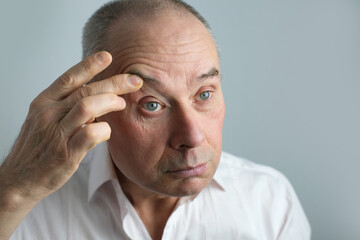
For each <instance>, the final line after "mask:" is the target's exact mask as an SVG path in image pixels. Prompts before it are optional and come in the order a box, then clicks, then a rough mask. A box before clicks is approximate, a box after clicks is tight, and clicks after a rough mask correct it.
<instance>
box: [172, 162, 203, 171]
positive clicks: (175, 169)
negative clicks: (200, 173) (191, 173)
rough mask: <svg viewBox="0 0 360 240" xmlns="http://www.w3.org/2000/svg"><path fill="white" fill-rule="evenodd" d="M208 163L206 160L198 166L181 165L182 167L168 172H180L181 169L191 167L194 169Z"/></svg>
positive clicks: (189, 168)
mask: <svg viewBox="0 0 360 240" xmlns="http://www.w3.org/2000/svg"><path fill="white" fill-rule="evenodd" d="M205 164H207V163H206V162H205V163H200V164H198V165H196V166H186V167H181V168H177V169H175V170H169V171H168V172H179V171H184V170H191V169H194V168H197V167H201V166H203V165H205Z"/></svg>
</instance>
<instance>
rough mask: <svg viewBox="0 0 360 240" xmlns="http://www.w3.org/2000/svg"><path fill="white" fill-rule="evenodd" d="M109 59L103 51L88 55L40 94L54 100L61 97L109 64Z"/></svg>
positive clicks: (107, 54) (110, 58)
mask: <svg viewBox="0 0 360 240" xmlns="http://www.w3.org/2000/svg"><path fill="white" fill-rule="evenodd" d="M111 61H112V57H111V55H110V53H108V52H105V51H102V52H98V53H95V54H93V55H90V56H89V57H87V58H85V59H84V60H83V61H81V62H79V63H78V64H76V65H74V66H73V67H71V68H70V69H69V70H68V71H66V72H65V73H64V74H63V75H61V76H60V77H59V78H58V79H57V80H55V82H53V83H52V84H51V85H50V86H49V87H48V88H47V89H46V90H45V91H44V92H43V93H42V94H43V95H45V96H46V97H48V98H50V99H52V100H55V101H57V100H60V99H63V98H65V97H66V96H68V95H69V94H71V93H72V92H74V91H75V90H77V89H78V88H79V87H81V86H82V85H84V84H85V83H87V82H89V81H90V80H91V79H92V78H93V77H94V76H95V75H96V74H98V73H100V72H101V71H102V70H104V69H105V68H106V67H107V66H109V65H110V63H111Z"/></svg>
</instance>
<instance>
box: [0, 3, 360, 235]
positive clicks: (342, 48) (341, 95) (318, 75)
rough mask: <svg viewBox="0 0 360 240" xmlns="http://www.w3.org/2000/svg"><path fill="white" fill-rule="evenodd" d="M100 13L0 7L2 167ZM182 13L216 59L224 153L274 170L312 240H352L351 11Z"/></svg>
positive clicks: (357, 48)
mask: <svg viewBox="0 0 360 240" xmlns="http://www.w3.org/2000/svg"><path fill="white" fill-rule="evenodd" d="M104 2H106V1H100V0H91V1H89V0H87V1H85V0H82V1H73V0H62V1H45V0H42V1H26V0H18V1H1V3H0V26H1V28H0V29H1V38H0V52H1V58H0V61H1V62H0V68H1V69H0V74H1V77H0V81H1V88H0V93H1V95H0V111H1V118H0V133H1V139H0V155H1V157H2V158H4V157H5V156H6V154H7V152H8V151H9V148H10V146H11V144H12V142H13V141H14V140H15V137H16V136H17V134H18V132H19V129H20V127H21V124H22V122H23V120H24V118H25V115H26V113H27V109H28V104H29V102H30V101H31V100H32V99H33V98H34V97H35V96H36V95H37V94H38V93H39V92H40V91H41V90H42V89H44V88H45V87H47V86H48V85H49V84H50V83H51V82H52V81H53V80H54V79H56V78H57V76H59V75H60V74H61V73H62V72H64V71H65V70H66V69H68V68H69V67H70V66H72V65H73V64H75V63H76V62H78V61H79V60H80V58H81V44H80V43H81V30H82V27H83V24H84V23H85V21H86V19H87V18H88V17H89V16H90V15H91V13H93V12H94V11H95V10H96V9H97V8H98V7H99V6H100V5H102V4H103V3H104ZM188 2H189V3H191V4H193V5H194V6H195V7H196V8H197V9H198V10H199V11H200V12H201V13H202V14H203V15H204V16H205V18H207V19H208V21H209V22H210V25H211V26H212V28H213V32H214V35H215V37H216V40H217V43H218V46H219V49H220V54H221V60H222V72H223V89H224V94H225V100H226V104H227V116H226V120H225V127H224V150H226V151H229V152H231V153H234V154H236V155H239V156H243V157H246V158H249V159H251V160H253V161H256V162H259V163H263V164H267V165H270V166H273V167H275V168H277V169H279V170H280V171H282V172H283V173H284V174H285V175H286V176H287V177H288V178H289V179H290V181H291V182H292V184H293V186H294V188H295V189H296V191H297V194H298V196H299V198H300V201H301V202H302V204H303V207H304V209H305V212H306V214H307V216H308V218H309V220H310V223H311V225H312V229H313V239H326V240H330V239H360V217H359V216H360V206H359V203H360V190H359V187H358V184H359V183H360V174H359V173H358V172H359V168H360V161H359V160H360V153H359V149H360V148H359V142H360V139H359V138H360V127H359V123H360V108H359V102H360V95H359V90H360V83H359V82H360V1H359V0H296V1H295V0H274V1H268V0H233V1H190V0H189V1H188Z"/></svg>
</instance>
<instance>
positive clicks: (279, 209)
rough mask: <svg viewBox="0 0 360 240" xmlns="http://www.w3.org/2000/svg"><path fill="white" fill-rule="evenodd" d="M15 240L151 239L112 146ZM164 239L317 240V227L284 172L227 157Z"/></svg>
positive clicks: (185, 203) (184, 203)
mask: <svg viewBox="0 0 360 240" xmlns="http://www.w3.org/2000/svg"><path fill="white" fill-rule="evenodd" d="M10 239H30V240H41V239H44V240H50V239H51V240H56V239H59V240H63V239H70V240H71V239H86V240H90V239H101V240H102V239H134V240H142V239H151V237H150V235H149V233H148V232H147V230H146V227H145V225H144V224H143V223H142V221H141V219H140V217H139V216H138V214H137V212H136V211H135V209H134V208H133V206H132V205H131V203H130V202H129V200H128V199H127V198H126V196H125V195H124V193H123V192H122V190H121V187H120V184H119V182H118V180H117V177H116V173H115V169H114V165H113V164H112V161H111V159H110V157H109V153H108V150H107V144H106V143H104V144H100V145H98V146H97V147H96V148H95V149H93V150H91V151H90V152H89V153H88V154H87V155H86V157H85V159H84V160H83V162H82V163H81V164H80V167H79V169H78V170H77V171H76V173H75V174H74V175H73V177H72V178H71V179H70V180H69V181H68V182H67V183H66V184H65V185H64V186H63V187H62V188H61V189H60V190H58V191H57V192H55V193H53V194H52V195H50V196H48V197H47V198H45V199H43V200H42V201H41V202H40V203H39V204H38V205H37V206H36V207H35V208H34V209H33V210H32V211H31V212H30V213H29V214H28V215H27V216H26V218H25V219H24V221H23V222H22V223H21V224H20V226H19V227H18V228H17V229H16V231H15V232H14V234H13V235H12V237H11V238H10ZM162 239H171V240H173V239H179V240H180V239H221V240H225V239H286V240H289V239H291V240H297V239H299V240H300V239H301V240H302V239H310V226H309V223H308V221H307V219H306V216H305V214H304V211H303V209H302V207H301V205H300V203H299V201H298V199H297V196H296V194H295V192H294V190H293V188H292V187H291V185H290V183H289V182H288V180H287V179H286V178H285V177H284V176H283V175H282V174H281V173H279V172H278V171H276V170H274V169H272V168H270V167H266V166H262V165H258V164H255V163H252V162H250V161H248V160H245V159H242V158H237V157H235V156H232V155H230V154H228V153H223V154H222V157H221V161H220V164H219V167H218V169H217V171H216V173H215V176H214V179H213V180H212V181H211V182H210V183H209V185H208V186H207V187H206V188H205V189H203V191H201V192H200V193H199V194H198V195H197V196H192V197H184V198H181V199H180V201H179V203H178V205H177V207H176V208H175V210H174V212H173V213H172V214H171V216H170V217H169V219H168V221H167V223H166V226H165V229H164V232H163V236H162Z"/></svg>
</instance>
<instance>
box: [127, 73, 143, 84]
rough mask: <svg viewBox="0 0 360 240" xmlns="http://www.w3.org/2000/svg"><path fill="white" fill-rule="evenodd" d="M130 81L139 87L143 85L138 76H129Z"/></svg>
mask: <svg viewBox="0 0 360 240" xmlns="http://www.w3.org/2000/svg"><path fill="white" fill-rule="evenodd" d="M128 81H129V83H130V84H131V85H133V86H135V87H137V86H139V85H140V84H141V83H142V79H141V78H140V77H138V76H136V75H129V76H128Z"/></svg>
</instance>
